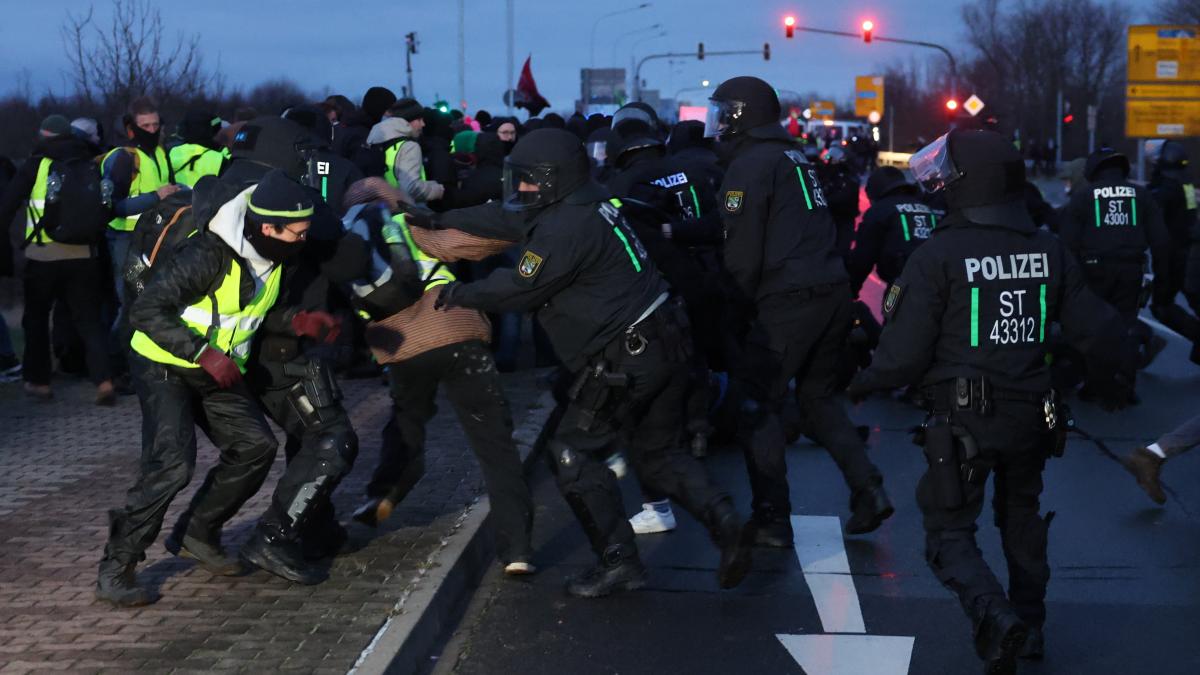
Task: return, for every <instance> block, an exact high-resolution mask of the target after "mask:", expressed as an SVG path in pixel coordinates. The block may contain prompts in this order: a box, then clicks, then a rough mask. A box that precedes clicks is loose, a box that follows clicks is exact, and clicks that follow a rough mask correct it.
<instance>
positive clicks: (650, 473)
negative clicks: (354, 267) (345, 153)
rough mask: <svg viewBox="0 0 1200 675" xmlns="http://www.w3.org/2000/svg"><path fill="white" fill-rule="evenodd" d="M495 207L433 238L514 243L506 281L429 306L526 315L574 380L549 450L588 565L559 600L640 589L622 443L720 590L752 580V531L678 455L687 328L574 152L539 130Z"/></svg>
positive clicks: (454, 292)
mask: <svg viewBox="0 0 1200 675" xmlns="http://www.w3.org/2000/svg"><path fill="white" fill-rule="evenodd" d="M504 172H505V173H504V185H505V189H504V193H505V198H504V202H503V204H502V205H501V204H496V203H494V202H493V203H491V204H485V205H483V206H479V207H474V208H470V209H462V210H459V211H451V212H448V213H446V214H443V215H442V216H441V217H440V218H439V219H438V221H439V222H440V223H441V225H442V226H447V227H454V228H456V229H461V230H464V231H467V232H469V233H473V234H478V235H481V236H490V237H494V238H500V239H507V240H510V241H511V240H517V241H519V242H520V245H521V246H522V248H523V252H522V254H521V257H520V259H519V261H518V263H517V267H516V268H515V269H502V270H497V271H495V272H493V273H492V274H491V276H488V277H486V278H484V279H481V280H479V281H475V282H472V283H467V284H463V283H458V282H454V283H450V284H447V285H446V286H444V287H443V290H442V292H441V295H440V296H439V300H438V303H439V305H442V306H463V307H469V308H474V309H481V310H488V311H529V310H532V311H535V313H536V318H537V319H538V320H539V321H541V323H542V326H543V327H544V328H545V330H546V333H547V334H548V335H549V337H550V340H551V342H552V343H553V345H554V349H555V351H556V352H557V353H558V355H559V356H560V357H562V359H563V362H564V364H565V365H566V367H567V368H568V369H569V370H570V371H571V372H572V373H573V380H572V385H571V387H570V390H569V394H568V397H569V399H570V400H569V402H568V404H567V406H566V409H565V411H564V413H563V415H562V418H561V421H560V423H559V425H558V427H557V430H556V431H555V432H554V434H553V438H552V440H551V441H550V442H549V444H548V446H547V449H548V451H549V458H550V460H551V461H552V466H553V467H554V472H555V474H556V478H557V482H558V486H559V489H560V490H561V491H562V494H563V496H564V497H565V498H566V500H567V503H568V504H569V505H570V507H571V509H572V510H573V511H574V512H575V515H576V517H577V518H578V519H579V522H580V525H582V526H583V529H584V531H585V532H586V533H587V535H588V538H589V540H590V541H591V544H592V549H593V550H594V551H595V553H596V555H597V557H598V558H599V560H598V562H597V564H596V566H595V567H594V568H592V569H590V570H588V571H587V572H585V573H584V574H583V575H582V576H580V577H578V578H576V579H574V580H572V581H571V582H570V583H569V584H568V586H567V592H568V593H570V594H572V595H575V596H578V597H597V596H602V595H607V594H609V593H612V592H613V591H617V590H627V589H635V588H639V587H641V586H642V585H644V584H645V568H644V567H643V566H642V563H641V561H640V560H639V558H638V553H637V547H636V545H635V544H634V540H633V539H634V535H633V530H632V529H631V528H630V525H629V521H628V520H626V519H625V516H624V509H623V506H622V503H621V497H620V491H619V489H618V487H617V483H616V480H615V478H614V477H613V474H612V472H611V471H609V469H608V467H607V466H606V465H605V464H604V462H603V461H602V458H604V457H607V456H609V455H610V454H612V452H613V449H614V445H615V444H616V443H617V442H618V439H619V438H620V437H621V436H622V434H625V438H627V439H628V440H629V447H628V448H627V450H628V452H629V453H630V459H631V460H632V464H633V466H634V469H635V471H636V473H637V477H638V479H639V480H640V481H641V483H642V484H643V485H645V486H647V487H648V488H650V489H652V490H654V491H656V492H658V493H660V494H664V495H667V496H669V497H670V498H671V499H673V500H674V501H675V502H676V503H678V504H679V505H680V506H682V507H683V508H684V509H686V510H687V511H688V512H689V513H691V514H692V515H693V516H695V517H696V518H697V519H699V520H701V521H702V522H704V524H705V525H706V526H707V527H708V529H709V532H710V533H711V534H712V537H713V539H714V541H715V543H716V544H717V546H718V547H719V548H720V549H721V562H720V566H719V569H718V572H717V577H718V582H719V583H720V585H721V586H722V587H725V588H730V587H733V586H736V585H737V584H738V583H740V582H741V580H742V578H743V577H744V576H745V574H746V573H747V571H748V570H749V567H750V549H749V547H748V544H749V543H750V542H749V537H748V535H749V534H750V532H751V529H750V528H749V527H748V526H745V525H744V523H743V520H742V519H741V517H739V516H738V514H737V512H736V510H735V509H734V507H733V503H732V500H731V499H730V497H729V495H727V494H726V493H724V492H723V491H721V490H720V489H719V488H717V487H716V486H715V485H713V484H712V482H711V481H710V480H709V478H708V476H707V475H706V474H705V471H704V467H703V466H702V465H701V464H699V463H698V462H697V461H696V460H695V459H693V458H692V457H690V456H689V455H688V454H687V453H685V452H683V451H682V449H681V448H680V443H679V440H680V439H679V433H680V430H681V429H682V420H681V419H680V417H681V412H682V410H683V394H684V390H685V387H686V384H687V377H688V372H687V370H688V368H687V352H688V348H689V346H690V345H689V338H688V335H687V326H686V323H687V320H686V318H685V316H684V315H683V312H682V310H680V309H679V307H678V305H677V304H676V303H674V302H672V301H669V288H668V286H667V284H666V282H665V281H663V279H662V277H661V275H659V273H658V270H657V269H656V268H655V266H654V263H653V262H652V261H651V259H650V256H649V255H648V254H647V252H646V249H645V247H644V246H643V245H642V243H641V241H640V240H639V239H638V238H637V235H636V234H635V233H634V231H633V229H632V228H631V227H630V226H629V224H628V222H626V220H625V218H624V217H623V216H622V215H621V207H620V202H619V200H613V199H610V198H609V197H608V193H607V192H606V191H605V190H604V188H603V187H602V186H600V185H599V184H598V183H596V182H594V181H592V180H591V178H590V175H589V173H590V166H589V163H588V158H587V155H586V154H585V152H584V148H583V144H582V143H581V142H580V141H579V139H578V138H577V137H576V136H574V135H573V134H571V133H570V132H567V131H563V130H560V129H539V130H536V131H534V132H532V133H530V134H529V135H527V136H525V137H524V138H522V139H521V140H520V141H518V142H517V146H516V147H515V148H514V149H513V152H512V154H511V155H509V156H508V158H507V160H506V161H505V169H504Z"/></svg>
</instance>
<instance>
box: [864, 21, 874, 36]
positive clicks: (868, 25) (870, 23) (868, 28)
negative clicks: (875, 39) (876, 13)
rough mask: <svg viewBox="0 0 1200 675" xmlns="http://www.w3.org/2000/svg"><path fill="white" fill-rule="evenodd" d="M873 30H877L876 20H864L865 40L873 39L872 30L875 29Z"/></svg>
mask: <svg viewBox="0 0 1200 675" xmlns="http://www.w3.org/2000/svg"><path fill="white" fill-rule="evenodd" d="M873 30H875V22H874V21H872V20H870V19H867V20H865V21H863V22H862V36H863V42H870V41H871V31H873Z"/></svg>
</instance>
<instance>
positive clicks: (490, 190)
mask: <svg viewBox="0 0 1200 675" xmlns="http://www.w3.org/2000/svg"><path fill="white" fill-rule="evenodd" d="M503 180H504V143H503V142H502V141H501V140H500V137H499V136H497V135H496V134H494V133H491V132H488V131H485V132H483V133H481V134H479V136H477V137H476V138H475V168H474V170H472V171H471V173H470V174H468V175H467V177H466V178H464V179H463V181H462V184H461V185H460V186H459V188H458V197H457V203H458V206H459V207H460V208H463V207H467V206H478V205H480V204H484V203H486V202H488V201H491V200H493V199H500V198H501V196H502V193H503V190H502V188H503Z"/></svg>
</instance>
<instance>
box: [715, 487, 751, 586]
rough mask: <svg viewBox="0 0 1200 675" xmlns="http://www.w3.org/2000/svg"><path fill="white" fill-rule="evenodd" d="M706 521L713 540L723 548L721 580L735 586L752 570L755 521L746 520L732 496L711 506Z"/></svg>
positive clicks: (719, 579)
mask: <svg viewBox="0 0 1200 675" xmlns="http://www.w3.org/2000/svg"><path fill="white" fill-rule="evenodd" d="M705 524H706V525H708V531H709V533H710V534H712V538H713V542H714V543H716V545H717V548H719V549H721V564H720V566H718V567H717V584H718V585H720V586H721V588H733V587H735V586H737V585H738V584H740V583H742V579H745V578H746V575H747V574H748V573H749V572H750V565H751V551H753V548H754V539H755V536H756V535H755V528H754V525H753V523H751V522H747V521H745V520H742V517H741V516H739V515H738V512H737V510H736V509H734V508H733V502H732V501H731V500H729V499H722V500H721V501H719V502H717V504H716V505H715V506H713V507H712V508H711V509H709V511H708V514H706V518H705Z"/></svg>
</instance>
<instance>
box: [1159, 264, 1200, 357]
mask: <svg viewBox="0 0 1200 675" xmlns="http://www.w3.org/2000/svg"><path fill="white" fill-rule="evenodd" d="M1190 248H1196V247H1188V246H1184V247H1177V248H1172V249H1171V255H1170V258H1169V260H1168V265H1167V269H1168V274H1167V278H1165V279H1155V283H1154V303H1153V304H1152V305H1151V307H1150V311H1151V312H1152V313H1153V314H1154V318H1156V319H1158V320H1159V321H1161V322H1162V323H1163V324H1164V325H1166V326H1167V327H1168V328H1170V329H1171V330H1173V331H1175V332H1176V333H1179V334H1180V335H1182V336H1184V337H1185V338H1187V339H1189V340H1192V341H1195V340H1197V339H1200V321H1197V318H1196V316H1195V314H1196V313H1197V312H1200V288H1197V289H1195V290H1193V291H1187V290H1185V287H1186V285H1187V277H1188V274H1189V273H1192V274H1195V275H1197V276H1200V269H1197V270H1192V269H1190V267H1189V265H1188V257H1189V256H1190V255H1191V251H1190V250H1189V249H1190ZM1196 265H1200V260H1197V262H1196ZM1180 291H1183V293H1184V298H1185V299H1186V300H1187V303H1188V305H1189V306H1190V307H1191V309H1192V313H1190V314H1189V313H1188V311H1187V310H1186V309H1184V308H1183V307H1180V306H1179V305H1178V304H1176V302H1175V299H1176V296H1178V295H1179V293H1180Z"/></svg>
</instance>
